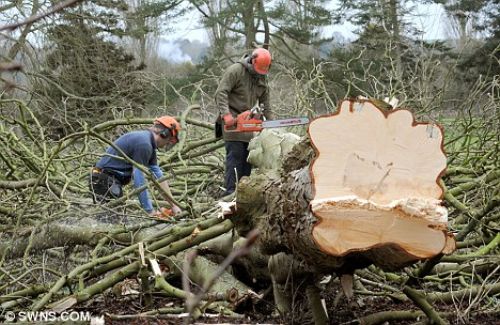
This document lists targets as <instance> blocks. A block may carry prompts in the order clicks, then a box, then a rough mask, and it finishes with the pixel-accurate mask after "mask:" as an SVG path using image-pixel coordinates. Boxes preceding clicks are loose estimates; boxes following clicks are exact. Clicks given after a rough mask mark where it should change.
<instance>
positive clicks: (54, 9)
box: [0, 0, 82, 31]
mask: <svg viewBox="0 0 500 325" xmlns="http://www.w3.org/2000/svg"><path fill="white" fill-rule="evenodd" d="M80 1H82V0H67V1H63V2H60V3H58V4H56V5H55V6H53V7H51V8H50V9H49V10H48V11H47V12H45V13H42V14H39V15H33V16H30V17H28V18H27V19H26V20H24V21H21V22H19V23H13V24H8V25H4V26H2V27H0V31H4V30H8V31H13V30H14V29H16V28H18V27H21V26H23V25H27V24H31V23H34V22H35V21H37V20H40V19H42V18H45V17H47V16H50V15H52V14H53V13H56V12H58V11H60V10H62V9H64V8H66V7H69V6H72V5H74V4H76V3H78V2H80Z"/></svg>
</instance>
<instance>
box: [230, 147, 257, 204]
mask: <svg viewBox="0 0 500 325" xmlns="http://www.w3.org/2000/svg"><path fill="white" fill-rule="evenodd" d="M225 147H226V172H225V175H224V186H225V188H226V191H225V192H224V196H225V195H229V194H231V193H233V192H234V191H235V189H236V180H240V178H241V177H243V176H250V173H251V171H252V165H250V164H249V163H248V162H247V158H248V142H242V141H226V143H225Z"/></svg>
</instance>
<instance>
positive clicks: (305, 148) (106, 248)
mask: <svg viewBox="0 0 500 325" xmlns="http://www.w3.org/2000/svg"><path fill="white" fill-rule="evenodd" d="M1 105H2V107H8V108H10V109H14V108H16V109H17V110H18V113H17V114H16V116H17V118H16V119H9V118H7V117H6V116H4V115H3V116H2V122H1V123H0V128H1V129H0V142H1V143H2V147H3V148H4V150H3V153H2V155H1V156H0V157H1V164H0V166H1V169H2V171H3V172H2V175H4V176H3V177H2V179H1V180H0V193H1V205H0V217H1V218H2V223H1V224H2V226H1V227H2V228H1V242H0V254H1V258H2V259H1V262H0V264H1V268H0V279H1V283H2V284H1V286H0V288H1V296H0V303H1V306H2V309H3V310H4V311H5V310H26V309H30V310H44V309H47V308H49V309H52V310H56V311H62V310H66V309H69V308H86V307H85V306H87V308H91V307H92V306H93V307H95V304H96V302H97V303H98V302H99V301H102V299H103V297H104V296H106V295H107V294H109V293H110V292H113V293H114V294H115V296H116V299H118V300H119V299H123V295H125V296H126V295H127V294H132V295H131V296H132V297H140V298H141V299H140V307H139V308H138V309H135V310H136V312H137V314H135V315H128V316H123V315H117V314H118V312H117V313H116V314H114V313H113V312H108V317H110V318H115V319H120V318H127V317H128V318H135V317H160V316H159V315H162V314H167V315H170V316H171V315H172V314H179V313H182V312H186V311H187V312H188V313H189V315H190V316H195V317H198V316H200V315H201V314H202V313H205V316H206V315H207V313H209V311H215V312H217V313H222V314H223V315H225V316H226V317H241V315H240V314H236V313H235V312H234V311H235V310H236V311H238V312H243V313H244V312H245V310H246V309H245V308H248V305H247V306H246V307H242V306H244V305H245V304H243V303H244V302H245V301H247V304H248V301H253V303H254V304H257V305H258V303H257V301H259V300H260V301H262V300H264V301H265V300H271V301H274V303H275V304H276V309H277V310H278V311H279V312H281V317H282V319H284V320H286V321H300V319H301V317H303V320H306V319H310V317H311V316H310V314H308V313H306V314H301V315H298V314H297V313H294V312H293V311H294V307H295V306H298V305H299V304H301V301H302V300H303V299H305V300H304V301H309V304H310V306H311V311H312V313H313V318H314V319H315V321H316V322H317V323H321V322H325V321H326V317H329V318H330V319H332V320H335V321H334V322H340V321H341V320H342V319H344V320H348V319H353V318H355V319H356V318H357V319H359V320H360V321H361V322H362V323H364V324H377V323H381V322H383V321H385V320H389V319H400V320H402V319H416V318H418V317H420V316H421V315H423V314H425V315H427V317H429V318H430V319H432V320H433V321H435V322H438V323H446V322H447V319H449V320H455V321H457V320H458V321H461V322H467V320H468V319H470V318H471V317H472V318H474V317H477V315H478V314H488V313H489V314H492V315H493V317H494V315H498V300H497V298H496V296H497V295H498V293H499V292H500V284H499V283H498V279H499V276H498V272H499V271H500V269H499V266H498V265H499V262H500V261H499V258H498V250H499V248H498V245H499V243H500V234H499V232H498V229H499V226H498V223H499V218H500V209H499V207H498V205H499V195H500V193H499V192H498V191H499V188H500V186H499V184H498V182H499V179H500V177H499V176H500V175H499V174H500V171H499V161H498V145H499V141H498V137H499V133H498V129H495V127H498V124H497V122H498V120H496V121H495V118H498V116H497V115H495V114H498V106H497V105H498V103H495V101H494V100H491V101H485V103H484V105H483V106H482V107H481V110H480V111H475V112H474V115H461V114H458V115H457V116H456V119H451V118H448V119H444V120H443V124H444V125H445V130H446V131H447V132H446V133H445V134H446V138H445V147H446V151H447V154H448V163H449V167H448V170H447V173H446V175H445V176H444V179H443V180H444V183H443V184H442V186H443V187H444V188H445V189H446V191H445V195H444V197H445V199H446V205H447V207H448V209H449V212H450V215H449V217H450V227H451V230H452V231H453V232H454V233H455V238H456V240H457V248H458V249H457V251H456V252H455V253H454V254H453V255H450V256H445V257H443V256H442V255H439V256H438V257H437V258H434V259H433V260H430V261H427V262H425V263H419V264H417V265H414V266H412V267H407V268H405V269H402V270H400V271H398V272H397V273H396V272H387V271H384V270H382V269H380V268H378V267H376V266H373V265H371V266H369V267H368V268H361V269H357V270H355V272H354V269H356V268H357V267H354V268H353V270H346V269H338V270H337V271H338V275H339V277H340V279H341V281H340V282H341V284H342V287H343V288H344V289H345V295H346V297H347V298H348V300H349V301H351V302H352V297H353V296H352V292H351V289H350V285H349V282H353V284H354V294H355V295H356V297H358V298H357V300H356V301H357V303H358V304H372V303H373V302H371V301H372V300H370V299H368V298H362V297H371V298H372V299H374V300H375V301H376V300H377V299H379V300H382V301H388V300H389V301H397V302H405V301H409V300H411V301H413V302H414V303H415V304H416V306H418V307H419V308H420V309H417V310H415V309H411V308H410V307H408V308H410V309H407V310H399V311H398V310H390V311H382V312H377V313H373V314H361V313H359V309H360V308H361V307H359V306H351V307H350V309H349V310H348V312H347V314H346V313H345V312H344V313H342V312H339V313H336V311H335V310H336V309H335V308H333V306H339V304H340V302H339V301H340V300H339V299H338V297H337V299H336V300H335V301H332V300H330V298H331V296H332V295H331V294H332V293H334V292H337V291H339V286H338V285H337V284H338V283H339V282H338V279H335V278H334V279H332V280H330V281H329V282H327V281H326V280H325V279H326V278H324V277H323V276H325V275H326V274H321V273H317V274H316V276H317V277H316V278H315V277H314V276H313V277H312V278H311V277H308V276H307V277H305V276H304V274H305V273H303V272H302V271H301V270H304V265H293V252H292V259H290V258H289V257H287V256H289V254H290V252H287V254H283V253H277V251H274V252H272V254H271V255H264V254H262V253H260V252H259V251H258V250H255V249H254V250H252V251H251V252H250V254H249V255H247V256H246V257H244V258H240V259H239V260H238V261H237V263H236V264H235V265H234V267H233V272H232V274H231V273H227V272H225V273H224V272H223V269H224V268H225V267H226V266H227V264H228V263H230V262H232V261H233V259H234V256H230V257H229V260H227V261H226V262H225V263H222V264H221V266H220V267H219V266H218V263H220V261H221V259H220V258H221V257H220V256H222V258H223V257H224V256H228V255H231V254H230V252H231V250H232V248H233V247H235V249H236V251H235V252H236V255H242V254H243V253H248V252H247V251H246V250H245V247H247V248H248V245H249V244H245V243H246V241H245V240H243V239H239V238H238V237H237V236H236V235H235V234H234V233H233V234H231V232H230V230H231V229H233V227H234V225H233V221H231V220H230V219H227V220H224V219H223V218H219V216H220V213H219V208H218V207H217V204H216V201H215V197H217V196H218V194H219V187H220V179H221V177H220V175H221V174H222V172H223V164H222V157H223V156H222V154H221V152H220V150H218V149H219V148H221V147H222V145H223V144H222V142H220V141H218V140H217V139H216V138H213V137H211V136H210V135H211V134H212V133H213V132H212V126H211V124H210V123H208V122H206V121H201V120H197V119H193V118H191V117H189V115H190V114H191V113H195V112H194V111H193V109H195V108H196V106H191V107H189V108H188V109H186V110H185V111H184V113H183V115H182V116H180V120H181V123H182V124H183V126H184V129H185V130H187V132H186V134H185V135H184V136H183V137H182V140H181V143H180V145H179V146H178V147H177V148H175V149H174V151H173V152H167V153H164V154H161V156H160V162H161V166H162V167H163V168H164V169H165V170H170V171H172V175H167V176H166V177H167V178H168V179H169V180H170V181H171V182H170V184H171V187H172V191H173V194H174V196H175V198H176V199H177V201H179V202H181V203H182V204H183V208H184V209H183V210H184V211H185V212H184V213H183V214H182V215H181V216H180V217H178V218H176V219H175V220H173V219H172V220H157V219H152V218H150V217H149V216H147V215H146V214H144V213H143V212H142V210H141V209H140V207H139V205H138V204H137V202H136V201H135V200H134V198H135V195H134V194H135V193H134V191H132V190H130V191H128V193H127V194H128V196H126V197H124V198H123V199H120V200H116V201H114V202H110V203H108V204H107V205H103V206H96V205H94V204H92V201H91V199H90V195H89V193H88V189H87V187H88V185H87V178H88V174H89V170H90V168H91V166H92V164H93V163H94V162H95V161H96V160H97V158H98V156H99V155H100V154H101V152H102V148H103V147H104V146H105V145H107V144H109V140H107V139H108V137H109V135H110V134H111V133H113V132H116V131H117V130H119V129H122V128H128V127H129V126H133V127H138V125H143V124H149V123H151V120H150V119H142V118H140V119H122V120H114V121H109V122H105V123H102V124H99V125H96V126H94V127H87V128H85V129H84V130H83V131H81V132H77V133H73V134H70V135H68V136H66V137H65V138H63V139H60V140H59V141H53V140H51V139H50V138H49V137H47V136H46V135H45V133H44V127H43V126H42V125H40V123H39V122H38V120H37V119H36V117H35V115H34V114H33V113H32V112H31V111H30V109H29V107H28V106H27V105H26V104H25V103H23V102H21V101H18V100H8V99H4V100H2V101H1ZM466 113H467V112H466ZM11 116H12V115H11ZM447 126H449V128H448V127H447ZM269 136H270V135H269ZM279 136H280V137H282V135H279ZM280 139H281V140H280V141H283V139H282V138H280ZM293 139H294V140H293V143H295V144H293V145H291V146H290V148H291V149H290V150H291V154H288V155H286V158H284V157H281V158H273V159H272V160H273V161H280V160H281V159H283V163H282V164H281V165H280V166H271V167H269V166H268V167H267V168H271V169H270V170H271V173H276V172H278V175H281V176H279V177H283V178H284V179H286V178H288V177H293V175H294V174H296V173H297V172H298V169H300V168H302V167H303V166H307V165H308V164H309V162H310V161H311V158H312V157H313V151H312V148H311V147H310V145H309V142H308V141H307V139H306V138H304V139H302V140H300V141H297V139H298V137H295V138H293ZM268 142H272V141H268ZM261 150H262V149H261ZM290 150H288V149H287V150H286V151H290ZM284 153H286V152H283V154H284ZM257 155H258V154H257ZM268 163H269V161H268ZM271 165H272V164H271ZM299 167H300V168H299ZM266 173H268V172H266ZM266 173H264V175H266ZM262 175H263V174H262V173H255V175H254V176H252V177H251V178H249V179H248V180H247V181H245V182H242V184H241V185H242V186H243V187H241V189H240V191H241V193H239V194H238V197H237V200H238V201H239V202H240V203H241V201H242V200H243V201H244V198H245V194H248V192H245V183H247V185H246V186H247V188H248V183H250V184H253V186H255V188H254V190H255V189H256V188H258V186H260V185H262V184H265V177H267V176H265V177H264V176H262ZM267 175H268V174H267ZM274 175H276V174H274ZM263 177H264V178H263ZM172 179H175V180H174V181H173V182H172ZM151 184H154V182H153V181H151ZM259 184H260V185H259ZM151 192H154V191H151ZM253 193H254V194H255V192H253ZM257 202H258V201H257ZM157 203H161V202H158V201H157ZM241 207H242V211H246V212H248V213H247V214H246V216H242V215H241V214H242V213H241V211H240V213H239V214H238V216H237V218H239V219H235V220H234V222H236V224H239V226H238V230H239V232H240V234H244V233H245V232H247V231H249V230H250V229H251V228H252V227H251V226H252V222H251V221H250V222H248V217H249V216H253V215H254V214H253V213H254V212H255V211H251V210H245V205H244V204H243V205H242V206H241ZM254 207H255V208H257V209H260V208H262V206H256V205H255V206H254ZM247 208H248V207H247ZM282 217H286V216H282ZM245 218H246V219H245ZM241 220H247V222H243V223H242V222H241ZM242 225H243V226H242ZM264 230H265V229H264ZM223 234H225V235H223ZM213 238H215V239H214V240H210V239H213ZM265 239H266V234H265V233H264V234H263V237H262V238H261V240H260V242H261V243H263V244H264V245H265V244H266V242H265ZM192 247H196V248H197V249H198V251H199V252H201V253H204V254H209V255H208V256H207V257H210V256H211V258H212V261H210V260H209V259H207V258H206V257H203V256H198V257H196V258H195V257H194V255H193V253H192V251H191V248H192ZM264 251H265V249H264ZM233 255H234V253H233ZM217 256H219V257H217ZM214 258H215V259H214ZM185 260H187V262H184V261H185ZM156 261H159V262H160V268H157V267H154V266H155V265H156ZM286 263H289V264H286ZM290 263H291V264H290ZM368 264H369V263H368ZM183 265H184V267H183ZM283 265H286V266H287V267H285V268H283ZM365 266H366V265H365ZM306 269H307V266H306ZM352 272H354V276H352ZM306 273H307V272H306ZM269 275H271V276H269ZM313 275H314V274H313ZM235 276H237V278H236V277H235ZM319 276H321V277H320V278H318V277H319ZM294 278H295V280H294V281H292V279H294ZM181 280H183V282H184V284H181ZM188 280H189V281H191V282H190V284H188ZM325 283H326V284H325ZM176 286H177V287H176ZM181 286H182V287H181ZM193 288H194V291H193V292H196V294H194V293H192V289H193ZM269 288H273V289H274V299H273V297H271V296H270V295H268V293H269V292H270V291H269V290H268V289H269ZM301 288H305V289H306V290H305V291H304V290H301ZM256 292H258V293H256ZM302 292H305V293H304V294H301V293H302ZM259 293H260V294H259ZM103 295H104V296H103ZM127 297H128V296H127ZM153 297H155V298H158V297H174V298H178V299H181V300H177V301H178V303H176V304H175V306H170V307H165V306H158V304H155V301H157V299H153ZM292 297H295V298H296V299H292ZM250 298H251V299H250ZM322 298H326V299H327V307H328V308H327V312H326V313H325V310H324V309H323V308H322V307H321V306H322V304H321V303H320V301H321V299H322ZM249 299H250V300H249ZM387 299H388V300H387ZM160 301H161V300H160ZM201 301H203V302H204V303H200V302H201ZM438 302H439V304H438V305H437V307H433V305H434V306H436V303H438ZM238 306H239V307H238ZM260 308H261V312H262V313H263V314H266V313H267V314H270V313H271V311H272V308H271V309H269V308H268V307H262V305H261V307H260ZM262 308H263V309H262ZM266 308H267V309H266ZM375 310H376V309H375ZM102 312H105V311H102ZM127 312H130V310H128V311H127ZM353 313H354V314H353Z"/></svg>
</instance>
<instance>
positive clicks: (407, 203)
mask: <svg viewBox="0 0 500 325" xmlns="http://www.w3.org/2000/svg"><path fill="white" fill-rule="evenodd" d="M309 135H310V140H311V141H312V143H313V147H314V149H315V151H316V152H315V153H314V152H313V150H312V148H311V145H310V144H309V141H308V140H307V139H303V140H302V141H298V140H293V139H292V138H287V139H286V141H285V140H283V139H281V138H283V137H284V135H279V134H271V133H263V134H261V136H260V137H258V138H257V139H255V140H254V143H253V144H252V145H251V148H252V147H253V148H254V149H253V150H257V151H259V152H260V151H262V152H273V153H276V152H280V153H281V154H282V158H281V159H280V158H273V159H272V160H273V161H277V162H280V161H281V162H282V163H281V166H272V168H271V169H269V166H268V165H269V160H270V159H267V160H266V161H261V160H259V159H255V160H254V161H252V163H253V164H254V165H257V166H258V167H260V168H259V171H258V172H256V173H254V174H253V175H252V176H251V177H248V178H243V179H242V180H241V182H240V183H239V186H238V193H237V215H236V216H235V219H234V221H235V224H236V226H237V228H238V230H239V231H240V232H241V233H242V234H244V233H245V232H247V231H249V230H250V229H252V228H259V229H260V231H261V233H262V236H261V240H260V247H261V249H262V250H263V251H264V252H265V253H267V254H270V255H272V254H277V253H286V254H291V255H293V258H294V259H295V260H296V261H297V262H298V263H295V265H300V269H301V270H305V271H306V272H311V273H313V274H328V273H332V272H333V271H335V272H338V273H350V272H352V270H353V269H356V268H360V267H365V266H367V265H369V264H371V263H374V264H375V265H377V266H380V267H382V268H383V269H398V268H401V267H403V266H405V265H408V264H411V263H414V262H416V261H418V260H422V259H428V258H432V257H433V256H436V255H438V254H441V253H448V252H451V251H453V249H454V239H453V237H452V236H451V235H449V234H448V233H447V230H446V228H447V211H446V209H445V208H443V207H442V206H441V205H440V197H441V195H442V189H441V187H440V186H439V183H438V181H439V177H440V176H441V174H442V172H443V170H444V168H445V166H446V157H445V156H444V153H443V151H442V132H441V130H440V129H439V128H438V127H437V126H435V125H431V124H424V123H422V124H417V123H415V121H414V119H413V116H412V114H411V113H410V112H409V111H406V110H395V111H390V112H384V111H382V110H380V109H379V108H377V107H376V106H375V105H373V104H372V103H371V102H369V101H361V102H354V101H344V102H343V103H342V104H341V105H340V107H339V111H338V112H337V113H336V114H333V115H331V116H325V117H320V118H318V119H316V120H314V121H313V122H311V124H310V127H309ZM273 137H277V138H278V140H277V141H272V140H270V139H272V138H273ZM280 139H281V140H280ZM287 141H289V142H290V141H291V142H296V144H295V145H294V146H293V147H292V146H291V145H290V144H288V145H287V146H286V148H284V145H283V143H286V142H287ZM269 145H271V146H272V147H271V149H269V148H266V147H267V146H269ZM276 148H280V149H281V150H276ZM262 156H267V155H266V154H264V155H262ZM251 157H252V154H251ZM265 167H267V169H266V168H265ZM312 179H313V180H314V181H312Z"/></svg>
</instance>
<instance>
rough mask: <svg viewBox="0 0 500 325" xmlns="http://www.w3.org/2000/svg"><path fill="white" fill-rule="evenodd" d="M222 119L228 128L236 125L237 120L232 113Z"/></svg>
mask: <svg viewBox="0 0 500 325" xmlns="http://www.w3.org/2000/svg"><path fill="white" fill-rule="evenodd" d="M222 118H223V119H224V124H225V125H226V126H234V125H235V124H236V120H235V119H234V117H233V115H232V114H231V113H227V114H224V116H222Z"/></svg>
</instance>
